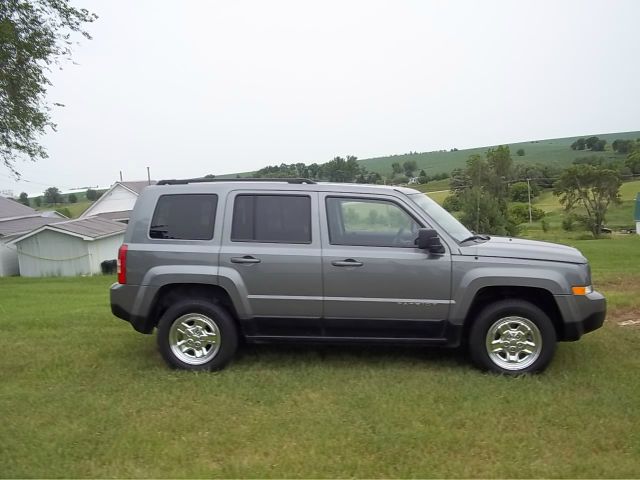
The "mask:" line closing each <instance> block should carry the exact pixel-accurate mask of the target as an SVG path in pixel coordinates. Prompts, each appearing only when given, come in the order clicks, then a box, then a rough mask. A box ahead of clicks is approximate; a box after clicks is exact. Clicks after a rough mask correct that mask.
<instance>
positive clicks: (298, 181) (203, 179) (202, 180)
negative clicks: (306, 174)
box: [157, 177, 316, 185]
mask: <svg viewBox="0 0 640 480" xmlns="http://www.w3.org/2000/svg"><path fill="white" fill-rule="evenodd" d="M209 182H286V183H294V184H304V183H306V184H309V185H315V183H316V182H314V181H313V180H309V179H308V178H206V177H199V178H185V179H181V180H175V179H173V180H160V181H159V182H158V183H157V185H187V184H189V183H209Z"/></svg>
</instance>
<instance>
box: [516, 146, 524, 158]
mask: <svg viewBox="0 0 640 480" xmlns="http://www.w3.org/2000/svg"><path fill="white" fill-rule="evenodd" d="M516 155H518V156H519V157H524V148H519V149H518V150H516Z"/></svg>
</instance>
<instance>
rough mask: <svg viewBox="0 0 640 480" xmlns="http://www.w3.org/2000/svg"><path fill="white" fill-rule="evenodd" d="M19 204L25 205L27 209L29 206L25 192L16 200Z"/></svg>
mask: <svg viewBox="0 0 640 480" xmlns="http://www.w3.org/2000/svg"><path fill="white" fill-rule="evenodd" d="M18 201H19V202H20V203H21V204H23V205H26V206H27V207H28V206H29V195H27V192H22V193H21V194H20V198H19V200H18Z"/></svg>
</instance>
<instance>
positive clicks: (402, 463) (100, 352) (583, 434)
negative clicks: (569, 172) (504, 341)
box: [0, 237, 640, 477]
mask: <svg viewBox="0 0 640 480" xmlns="http://www.w3.org/2000/svg"><path fill="white" fill-rule="evenodd" d="M572 243H573V244H575V245H576V246H578V247H579V248H580V249H582V250H583V252H584V253H585V254H586V255H587V256H588V257H589V258H590V259H591V261H592V266H593V273H594V281H595V283H596V286H597V287H598V288H599V289H601V290H603V291H604V292H605V293H606V294H607V295H608V296H609V300H610V307H611V311H612V312H613V314H612V315H610V316H609V319H608V321H607V322H606V324H605V326H604V328H603V329H601V330H599V331H596V332H594V333H592V334H589V335H587V336H585V337H584V338H583V339H582V340H581V341H579V342H575V343H563V344H560V346H559V348H558V352H557V354H556V358H555V360H554V362H553V363H552V364H551V366H550V368H549V369H548V370H547V372H546V373H545V374H543V375H538V376H532V377H524V378H503V377H499V376H494V375H489V374H484V373H482V372H479V371H477V370H475V369H474V368H473V367H471V366H470V364H469V363H468V362H467V360H466V359H465V357H464V355H463V354H461V353H460V352H456V351H447V350H438V349H408V348H407V349H396V348H364V347H359V348H346V347H340V348H337V347H325V348H320V347H317V348H308V347H300V348H294V347H245V348H243V349H242V350H241V352H240V356H239V358H238V359H237V360H236V361H235V362H233V363H232V364H231V365H230V367H229V368H228V369H227V370H225V371H223V372H220V373H216V374H193V373H188V372H179V371H173V370H169V369H168V368H167V367H165V365H164V364H163V363H162V361H161V359H160V357H159V355H158V353H157V352H156V346H155V338H154V337H151V336H145V335H140V334H137V333H135V332H134V331H133V330H132V329H131V328H130V327H129V326H128V325H127V324H126V323H125V322H123V321H121V320H118V319H116V318H115V317H112V316H111V314H110V312H109V306H108V295H107V293H108V291H107V289H108V286H109V284H110V283H111V282H112V281H113V278H111V277H91V278H69V279H59V278H49V279H27V278H0V365H1V366H2V368H1V369H0V385H1V387H0V414H1V415H2V428H0V476H2V477H96V476H98V477H192V476H197V477H299V476H304V477H494V476H498V477H637V476H638V474H639V473H640V409H638V398H640V376H639V375H638V372H639V371H640V350H639V349H638V345H639V344H640V328H639V327H638V326H635V327H634V326H621V325H619V321H620V320H621V319H628V318H633V319H638V318H640V296H639V295H638V294H637V292H638V291H640V271H639V268H638V267H640V238H632V237H625V238H616V239H613V240H599V241H595V240H591V241H586V240H582V241H580V240H578V241H572Z"/></svg>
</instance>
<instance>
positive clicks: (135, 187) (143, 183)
mask: <svg viewBox="0 0 640 480" xmlns="http://www.w3.org/2000/svg"><path fill="white" fill-rule="evenodd" d="M155 184H156V181H155V180H151V183H149V182H148V181H147V180H140V181H136V182H116V183H114V184H113V185H111V188H109V190H107V191H106V192H104V193H103V194H102V196H101V197H100V198H99V199H98V200H96V201H95V202H93V203H92V204H91V205H89V208H87V209H86V210H85V211H84V212H82V215H80V218H86V217H90V216H92V215H95V214H93V213H91V212H92V211H93V210H95V209H96V207H97V206H98V205H100V204H102V202H103V201H105V199H106V198H108V197H109V193H110V192H112V191H113V190H114V189H116V188H118V187H122V188H124V189H126V190H129V191H130V192H131V193H133V194H134V195H136V196H139V195H140V194H141V193H142V190H144V189H145V188H146V187H148V186H149V185H155ZM104 213H107V212H104ZM109 213H111V212H109ZM99 215H102V214H99ZM127 218H128V216H127Z"/></svg>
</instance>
